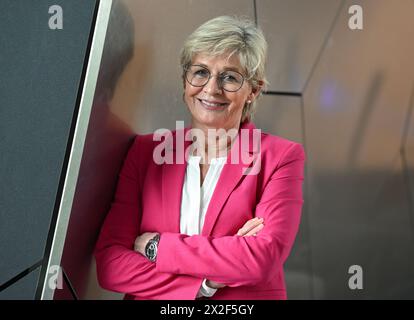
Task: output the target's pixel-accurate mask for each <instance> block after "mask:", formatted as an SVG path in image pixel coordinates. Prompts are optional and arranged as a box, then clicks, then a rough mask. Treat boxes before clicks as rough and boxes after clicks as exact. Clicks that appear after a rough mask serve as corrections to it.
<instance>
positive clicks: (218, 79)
mask: <svg viewBox="0 0 414 320" xmlns="http://www.w3.org/2000/svg"><path fill="white" fill-rule="evenodd" d="M191 67H200V68H203V69H205V70H207V71H208V73H209V77H208V79H207V81H206V83H204V84H203V85H201V86H195V85H194V84H192V83H191V82H190V80H188V78H187V75H188V71H190V69H191ZM184 71H185V74H184V78H185V80H186V81H187V82H188V83H189V84H190V85H192V86H193V87H196V88H201V87H204V86H205V85H206V84H207V83H208V82H209V81H210V79H211V78H212V77H216V78H217V75H213V74H212V73H211V71H210V70H209V69H208V68H207V67H205V66H203V65H200V64H192V65H190V66H188V67H187V68H185V69H184ZM228 71H231V72H235V73H238V74H239V75H240V76H241V77H242V82H241V84H240V87H239V88H238V89H237V90H227V89H225V88H224V87H223V84H222V81H221V80H220V78H217V83H218V85H219V88H220V89H221V90H224V91H227V92H237V91H239V90H240V89H241V87H243V84H244V81H245V80H246V78H245V77H244V76H243V75H242V74H241V73H240V72H238V71H235V70H228ZM224 72H226V71H223V72H220V73H219V75H221V74H222V73H224Z"/></svg>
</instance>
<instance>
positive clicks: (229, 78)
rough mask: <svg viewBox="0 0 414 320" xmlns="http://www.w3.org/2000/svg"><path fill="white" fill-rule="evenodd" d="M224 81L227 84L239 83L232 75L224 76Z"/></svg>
mask: <svg viewBox="0 0 414 320" xmlns="http://www.w3.org/2000/svg"><path fill="white" fill-rule="evenodd" d="M222 79H223V81H225V82H237V79H236V77H234V76H233V75H231V74H223V76H222Z"/></svg>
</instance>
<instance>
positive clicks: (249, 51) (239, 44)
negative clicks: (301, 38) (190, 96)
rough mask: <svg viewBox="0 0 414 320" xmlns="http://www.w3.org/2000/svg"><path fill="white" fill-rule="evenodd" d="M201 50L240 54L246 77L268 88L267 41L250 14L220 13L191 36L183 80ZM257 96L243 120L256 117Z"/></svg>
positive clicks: (246, 108)
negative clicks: (221, 14) (245, 16)
mask: <svg viewBox="0 0 414 320" xmlns="http://www.w3.org/2000/svg"><path fill="white" fill-rule="evenodd" d="M199 53H208V54H209V55H211V56H219V55H222V54H225V53H226V54H227V53H228V54H229V56H228V57H229V58H230V57H231V56H232V55H233V54H236V55H237V56H238V58H239V61H240V64H241V66H242V68H243V69H244V72H245V75H246V80H247V81H248V82H249V83H250V85H251V86H252V88H253V89H257V88H258V87H259V86H262V88H263V89H264V86H265V85H266V84H267V80H266V78H265V63H266V55H267V42H266V39H265V37H264V35H263V32H262V30H261V29H260V28H259V27H257V26H256V25H255V23H254V22H252V21H251V20H249V19H247V18H244V17H236V16H234V17H232V16H220V17H217V18H214V19H211V20H209V21H207V22H205V23H204V24H202V25H201V26H200V27H198V28H197V29H196V30H195V31H194V32H193V33H192V34H191V35H190V36H189V37H188V38H187V40H186V41H185V43H184V46H183V48H182V50H181V58H180V62H181V67H182V69H183V80H184V77H185V70H186V69H187V68H188V67H189V66H190V65H191V63H192V60H193V58H194V56H195V55H196V54H199ZM184 81H185V80H184ZM256 100H257V99H256ZM256 100H254V101H253V102H252V103H251V104H247V103H246V104H245V105H244V108H243V113H242V119H241V122H242V123H243V122H244V121H246V120H248V121H249V120H251V119H252V115H253V113H254V111H255V109H256V106H257V105H256Z"/></svg>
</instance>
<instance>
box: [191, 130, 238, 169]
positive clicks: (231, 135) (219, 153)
mask: <svg viewBox="0 0 414 320" xmlns="http://www.w3.org/2000/svg"><path fill="white" fill-rule="evenodd" d="M191 129H192V130H191V136H192V139H193V144H192V148H191V153H190V154H191V155H193V156H201V161H202V163H203V160H204V163H210V160H211V159H212V158H220V157H227V154H228V152H229V150H230V149H231V146H232V145H233V142H234V140H235V138H236V137H237V134H238V131H239V127H237V128H236V127H234V128H230V129H222V128H220V129H218V128H215V127H208V126H201V125H195V124H194V123H193V124H192V128H191Z"/></svg>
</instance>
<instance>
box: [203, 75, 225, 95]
mask: <svg viewBox="0 0 414 320" xmlns="http://www.w3.org/2000/svg"><path fill="white" fill-rule="evenodd" d="M204 91H205V92H207V93H210V94H217V93H221V91H222V88H221V86H220V83H219V81H218V80H217V77H216V76H211V77H210V80H208V82H207V83H206V85H205V86H204Z"/></svg>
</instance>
